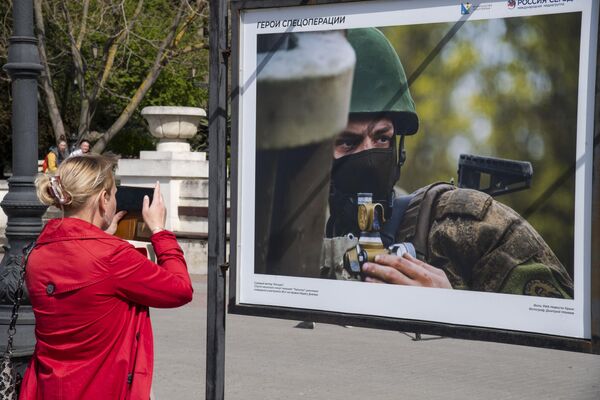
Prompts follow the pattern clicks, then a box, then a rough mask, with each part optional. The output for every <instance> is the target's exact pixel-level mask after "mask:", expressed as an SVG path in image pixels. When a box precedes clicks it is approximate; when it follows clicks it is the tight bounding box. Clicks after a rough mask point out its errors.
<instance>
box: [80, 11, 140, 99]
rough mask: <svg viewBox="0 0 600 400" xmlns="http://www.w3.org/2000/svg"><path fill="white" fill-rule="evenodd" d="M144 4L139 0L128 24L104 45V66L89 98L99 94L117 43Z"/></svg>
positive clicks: (113, 58) (123, 36) (129, 29)
mask: <svg viewBox="0 0 600 400" xmlns="http://www.w3.org/2000/svg"><path fill="white" fill-rule="evenodd" d="M143 5H144V0H139V1H138V3H137V6H136V7H135V11H134V13H133V16H132V17H131V18H130V20H129V23H128V25H127V26H126V27H125V28H124V29H122V30H121V31H120V32H119V33H118V34H117V35H116V36H114V37H112V38H111V39H110V40H109V41H107V43H106V44H105V46H104V66H103V68H102V70H101V73H100V74H99V75H98V78H99V79H98V80H97V84H96V85H95V87H94V90H93V92H92V96H91V98H92V99H93V100H94V101H95V99H96V98H97V97H98V94H100V91H101V90H102V89H103V88H104V85H105V84H106V81H107V80H108V77H109V76H110V72H111V70H112V67H113V64H114V62H115V57H116V55H117V50H118V48H119V45H120V44H121V43H122V42H123V40H125V36H126V35H127V32H129V31H131V30H132V29H133V25H134V24H135V21H136V20H137V17H138V16H139V14H140V12H141V11H142V8H143Z"/></svg>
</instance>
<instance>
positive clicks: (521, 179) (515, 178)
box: [458, 154, 533, 196]
mask: <svg viewBox="0 0 600 400" xmlns="http://www.w3.org/2000/svg"><path fill="white" fill-rule="evenodd" d="M532 177H533V167H532V166H531V163H530V162H529V161H516V160H507V159H504V158H496V157H484V156H476V155H472V154H461V155H460V157H459V159H458V187H460V188H468V189H475V190H479V191H481V192H484V193H487V194H489V195H490V196H499V195H501V194H507V193H512V192H516V191H519V190H523V189H529V188H530V187H531V178H532Z"/></svg>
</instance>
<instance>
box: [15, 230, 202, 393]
mask: <svg viewBox="0 0 600 400" xmlns="http://www.w3.org/2000/svg"><path fill="white" fill-rule="evenodd" d="M151 241H152V245H153V246H154V250H155V252H156V256H157V260H158V265H157V264H154V263H153V262H151V261H150V260H148V259H147V258H146V257H144V256H143V255H142V254H140V253H139V252H138V251H136V250H135V249H134V247H133V246H132V245H130V244H129V243H127V242H126V241H124V240H122V239H119V238H118V237H115V236H112V235H108V234H106V233H104V232H103V231H102V230H100V229H99V228H97V227H95V226H94V225H91V224H89V223H87V222H85V221H83V220H80V219H76V218H64V219H62V220H61V219H55V220H51V221H49V222H48V224H47V225H46V227H45V228H44V230H43V231H42V233H41V235H40V237H39V239H38V242H37V243H38V245H37V247H36V248H35V249H34V250H33V252H32V253H31V255H30V257H29V262H28V265H27V270H26V283H27V289H28V290H29V296H30V298H31V304H32V306H33V312H34V313H35V319H36V324H35V336H36V339H37V343H36V346H35V352H34V354H33V358H32V360H31V362H30V364H29V367H28V369H27V371H26V373H25V377H24V379H23V385H22V387H21V395H20V399H27V400H30V399H35V400H41V399H44V400H53V399H64V400H67V399H73V400H75V399H77V400H79V399H86V400H92V399H103V400H105V399H131V400H137V399H140V400H148V399H149V398H150V385H151V382H152V366H153V341H152V326H151V324H150V317H149V314H148V307H164V308H169V307H178V306H181V305H183V304H186V303H188V302H189V301H191V299H192V284H191V282H190V278H189V275H188V272H187V267H186V264H185V260H184V258H183V252H182V251H181V248H180V247H179V245H178V244H177V241H176V240H175V236H174V235H173V234H172V233H170V232H168V231H162V232H158V233H156V234H155V235H152V238H151Z"/></svg>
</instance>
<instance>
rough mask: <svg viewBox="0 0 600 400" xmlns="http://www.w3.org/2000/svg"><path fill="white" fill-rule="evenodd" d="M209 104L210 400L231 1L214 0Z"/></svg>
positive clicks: (221, 364) (219, 353)
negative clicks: (228, 17) (229, 5)
mask: <svg viewBox="0 0 600 400" xmlns="http://www.w3.org/2000/svg"><path fill="white" fill-rule="evenodd" d="M209 35H210V37H209V46H210V71H209V100H208V134H209V136H208V141H209V150H208V156H209V194H208V204H209V209H208V210H209V211H208V278H207V296H208V299H207V317H206V318H207V323H206V399H207V400H221V399H223V398H224V392H225V314H226V313H225V302H226V301H225V279H226V274H227V266H226V263H225V245H226V222H227V221H226V217H225V211H226V206H227V154H226V143H227V138H226V133H227V58H228V54H229V53H228V48H227V2H226V0H210V33H209Z"/></svg>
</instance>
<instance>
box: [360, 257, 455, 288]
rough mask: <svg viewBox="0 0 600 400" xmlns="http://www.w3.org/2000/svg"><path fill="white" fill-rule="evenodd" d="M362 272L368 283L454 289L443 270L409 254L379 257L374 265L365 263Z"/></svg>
mask: <svg viewBox="0 0 600 400" xmlns="http://www.w3.org/2000/svg"><path fill="white" fill-rule="evenodd" d="M362 271H363V273H364V274H365V275H366V276H367V277H366V279H365V281H366V282H378V283H394V284H397V285H407V286H423V287H435V288H445V289H452V285H451V284H450V281H449V280H448V277H447V276H446V273H445V272H444V271H443V270H441V269H439V268H436V267H434V266H433V265H429V264H427V263H425V262H423V261H421V260H417V259H416V258H414V257H412V256H411V255H410V254H408V253H406V254H404V256H402V257H399V256H396V255H379V256H377V257H375V262H374V263H365V264H364V265H363V267H362Z"/></svg>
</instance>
